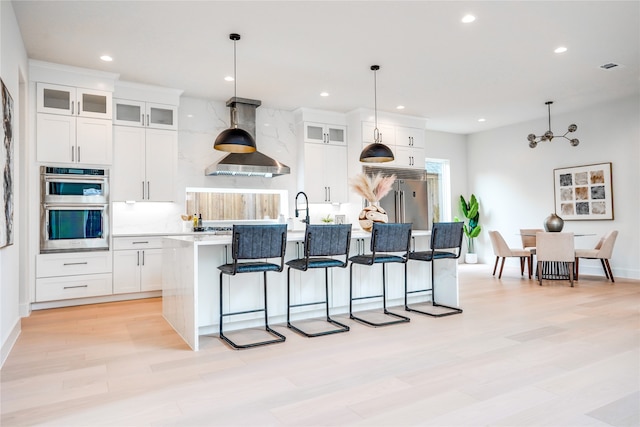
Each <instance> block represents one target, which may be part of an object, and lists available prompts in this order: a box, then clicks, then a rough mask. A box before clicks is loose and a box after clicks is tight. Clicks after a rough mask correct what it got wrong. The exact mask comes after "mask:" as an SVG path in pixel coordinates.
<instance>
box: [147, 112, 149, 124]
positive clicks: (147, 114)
mask: <svg viewBox="0 0 640 427" xmlns="http://www.w3.org/2000/svg"><path fill="white" fill-rule="evenodd" d="M147 126H149V115H148V114H147Z"/></svg>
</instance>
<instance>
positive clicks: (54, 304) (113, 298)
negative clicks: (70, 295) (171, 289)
mask: <svg viewBox="0 0 640 427" xmlns="http://www.w3.org/2000/svg"><path fill="white" fill-rule="evenodd" d="M161 296H162V291H149V292H138V293H134V294H119V295H105V296H102V297H91V298H76V299H68V300H59V301H47V302H33V303H31V309H32V310H45V309H48V308H60V307H72V306H75V305H87V304H101V303H105V302H117V301H128V300H136V299H144V298H156V297H161Z"/></svg>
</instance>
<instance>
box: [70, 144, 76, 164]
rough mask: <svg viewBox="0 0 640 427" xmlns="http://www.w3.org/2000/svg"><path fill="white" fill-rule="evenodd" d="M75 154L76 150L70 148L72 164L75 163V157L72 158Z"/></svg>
mask: <svg viewBox="0 0 640 427" xmlns="http://www.w3.org/2000/svg"><path fill="white" fill-rule="evenodd" d="M75 153H76V150H75V149H74V147H71V161H72V162H74V161H75V157H74V156H75Z"/></svg>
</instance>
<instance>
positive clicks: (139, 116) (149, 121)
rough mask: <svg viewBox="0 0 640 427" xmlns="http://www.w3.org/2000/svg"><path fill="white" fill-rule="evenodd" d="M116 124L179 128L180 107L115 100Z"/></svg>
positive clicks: (153, 127)
mask: <svg viewBox="0 0 640 427" xmlns="http://www.w3.org/2000/svg"><path fill="white" fill-rule="evenodd" d="M113 109H114V117H113V124H114V125H122V126H136V127H146V128H152V129H167V130H177V129H178V119H177V118H178V107H177V106H176V105H166V104H155V103H151V102H144V101H134V100H127V99H114V100H113Z"/></svg>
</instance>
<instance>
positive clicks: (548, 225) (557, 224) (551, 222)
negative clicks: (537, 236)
mask: <svg viewBox="0 0 640 427" xmlns="http://www.w3.org/2000/svg"><path fill="white" fill-rule="evenodd" d="M562 227H564V220H563V219H562V218H560V217H559V216H558V215H556V214H554V213H552V214H551V215H549V216H548V217H547V219H545V220H544V229H545V230H546V231H552V232H560V231H562Z"/></svg>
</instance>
